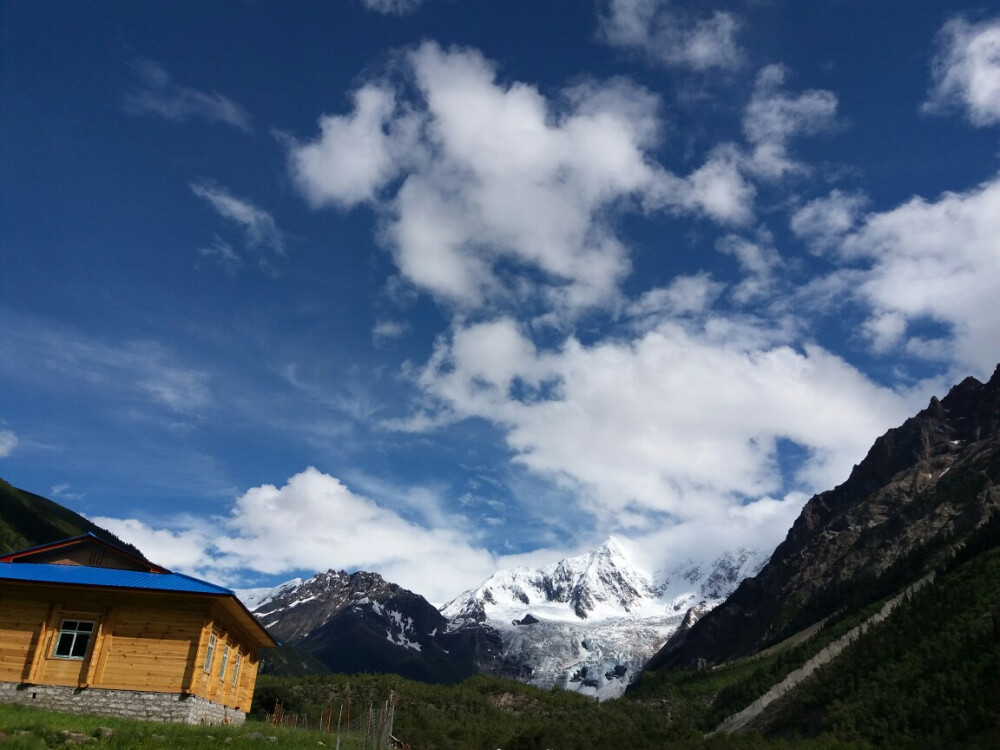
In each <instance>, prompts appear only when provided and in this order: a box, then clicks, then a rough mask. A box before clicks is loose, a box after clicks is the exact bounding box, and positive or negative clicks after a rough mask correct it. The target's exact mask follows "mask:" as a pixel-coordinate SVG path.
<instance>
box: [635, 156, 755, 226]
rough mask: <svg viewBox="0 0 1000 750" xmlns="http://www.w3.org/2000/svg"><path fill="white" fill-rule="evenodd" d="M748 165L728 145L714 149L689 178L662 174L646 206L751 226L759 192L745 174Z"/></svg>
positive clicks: (742, 157) (665, 172)
mask: <svg viewBox="0 0 1000 750" xmlns="http://www.w3.org/2000/svg"><path fill="white" fill-rule="evenodd" d="M745 161H746V160H745V158H744V156H743V155H742V154H741V153H740V151H739V150H738V149H737V148H736V147H735V146H733V145H731V144H729V145H723V146H719V147H717V148H715V149H713V150H712V152H711V153H710V154H709V155H708V159H707V160H706V161H705V163H704V164H703V165H702V166H700V167H699V168H698V169H696V170H695V171H694V172H692V173H691V174H690V175H688V176H687V177H677V176H676V175H674V174H671V173H670V172H667V171H665V170H660V171H658V172H657V173H656V176H655V179H654V181H653V184H652V186H651V189H650V191H649V192H648V194H647V197H646V205H647V206H649V207H655V208H661V207H668V208H673V209H674V210H675V211H678V212H681V211H685V212H689V213H693V214H699V215H703V216H706V217H708V218H710V219H712V220H713V221H716V222H718V223H720V224H728V225H745V224H748V223H749V222H750V220H751V219H752V218H753V201H754V197H755V196H756V193H757V190H756V188H755V187H754V186H753V185H752V184H751V183H750V182H749V181H748V180H747V179H746V177H745V176H744V174H743V172H744V163H745Z"/></svg>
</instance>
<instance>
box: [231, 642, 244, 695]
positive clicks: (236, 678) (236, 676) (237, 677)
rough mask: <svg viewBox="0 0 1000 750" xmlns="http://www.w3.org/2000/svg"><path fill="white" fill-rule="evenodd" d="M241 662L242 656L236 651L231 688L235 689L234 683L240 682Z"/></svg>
mask: <svg viewBox="0 0 1000 750" xmlns="http://www.w3.org/2000/svg"><path fill="white" fill-rule="evenodd" d="M242 661H243V654H242V653H240V651H239V650H238V649H237V651H236V661H235V663H234V664H233V687H236V683H237V682H239V680H240V662H242Z"/></svg>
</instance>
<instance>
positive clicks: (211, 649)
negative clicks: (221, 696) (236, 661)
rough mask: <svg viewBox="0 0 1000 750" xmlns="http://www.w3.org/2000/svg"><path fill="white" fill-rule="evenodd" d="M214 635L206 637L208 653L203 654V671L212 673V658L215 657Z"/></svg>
mask: <svg viewBox="0 0 1000 750" xmlns="http://www.w3.org/2000/svg"><path fill="white" fill-rule="evenodd" d="M215 640H216V639H215V633H212V635H210V636H208V651H206V652H205V671H206V672H211V671H212V657H213V656H215Z"/></svg>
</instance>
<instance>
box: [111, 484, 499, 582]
mask: <svg viewBox="0 0 1000 750" xmlns="http://www.w3.org/2000/svg"><path fill="white" fill-rule="evenodd" d="M93 520H94V522H95V523H98V524H100V525H102V526H104V527H105V528H107V529H109V530H110V531H113V532H114V533H115V534H117V535H119V536H120V537H121V538H123V539H125V540H126V541H128V542H131V543H133V544H135V545H136V546H137V547H138V548H139V549H141V550H142V551H143V553H144V554H146V555H148V556H149V557H150V558H151V559H153V560H155V561H157V562H159V563H161V564H162V565H165V566H166V567H168V568H176V569H178V570H180V571H183V572H187V573H190V574H193V575H199V576H204V577H208V578H211V579H213V580H217V581H223V582H227V583H233V582H236V581H239V580H241V576H244V575H246V573H247V571H252V572H256V573H259V574H267V575H291V574H292V573H294V572H297V571H319V570H326V569H328V568H334V569H348V570H355V569H361V570H370V571H376V572H379V573H381V574H382V575H383V576H385V577H386V578H387V579H388V580H390V581H393V582H395V583H398V584H400V585H401V586H404V587H406V588H409V589H411V590H413V591H417V592H418V593H420V594H422V595H424V596H426V597H427V598H428V599H430V600H431V601H435V602H443V601H445V600H446V599H448V598H450V597H452V596H455V595H456V594H458V593H459V592H460V591H462V590H463V589H465V588H467V587H471V586H473V585H478V584H479V583H481V582H482V580H483V579H485V578H486V577H487V576H489V575H490V574H491V573H492V572H493V571H494V569H495V566H496V565H497V564H498V560H497V558H495V557H494V556H493V555H491V554H490V553H489V552H487V551H485V550H483V549H480V548H476V547H474V546H473V545H472V544H470V542H469V538H470V534H469V533H468V529H464V528H462V523H461V521H459V520H455V522H454V524H453V525H452V526H451V527H448V526H438V527H431V528H429V527H425V526H423V525H420V524H418V523H415V522H413V521H409V520H407V519H405V518H404V517H403V516H402V515H400V514H399V513H398V512H396V511H394V510H391V509H389V508H385V507H382V506H380V505H379V504H378V503H376V502H374V501H373V500H371V499H369V498H367V497H364V496H362V495H358V494H356V493H355V492H353V491H352V490H350V489H349V488H348V487H347V486H346V485H344V484H343V483H342V482H341V481H340V480H339V479H337V478H336V477H332V476H330V475H329V474H325V473H323V472H321V471H318V470H317V469H314V468H308V469H306V470H304V471H302V472H299V473H298V474H296V475H294V476H292V477H290V478H289V479H288V481H287V482H286V483H285V485H284V486H282V487H277V486H275V485H270V484H265V485H261V486H259V487H254V488H251V489H249V490H247V491H246V492H245V493H244V494H243V495H241V496H240V497H238V498H237V499H236V500H235V502H234V503H233V505H232V507H231V508H230V510H229V513H228V514H227V515H225V516H221V517H217V518H214V519H211V520H198V519H192V518H181V519H176V520H175V521H173V522H172V523H162V524H150V523H147V522H144V521H140V520H138V519H119V518H106V517H100V518H95V519H93Z"/></svg>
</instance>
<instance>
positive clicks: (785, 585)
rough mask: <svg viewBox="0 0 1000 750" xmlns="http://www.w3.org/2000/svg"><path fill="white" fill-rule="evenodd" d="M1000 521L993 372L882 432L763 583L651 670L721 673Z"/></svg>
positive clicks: (999, 376)
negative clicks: (695, 668)
mask: <svg viewBox="0 0 1000 750" xmlns="http://www.w3.org/2000/svg"><path fill="white" fill-rule="evenodd" d="M998 511H1000V367H998V368H997V370H996V372H994V374H993V376H992V378H991V379H990V380H989V382H987V383H985V384H984V383H981V382H979V381H978V380H976V379H974V378H967V379H965V380H964V381H962V382H961V383H960V384H958V385H957V386H955V387H954V388H953V389H952V390H951V391H950V392H949V393H948V395H947V396H945V397H944V398H943V399H941V400H938V399H937V398H933V399H931V402H930V404H929V405H928V406H927V408H926V409H924V410H922V411H921V412H920V413H918V414H917V415H916V416H914V417H912V418H910V419H908V420H906V422H904V423H903V424H902V425H900V426H899V427H897V428H894V429H891V430H889V431H888V432H887V433H885V435H883V436H882V437H880V438H879V439H878V440H877V441H876V442H875V444H874V445H873V446H872V448H871V450H870V451H869V453H868V455H867V456H866V457H865V459H864V460H863V461H862V462H861V463H860V464H858V465H857V466H855V467H854V470H853V471H852V472H851V475H850V477H849V478H848V479H847V481H846V482H844V483H843V484H841V485H840V486H838V487H836V488H835V489H833V490H830V491H828V492H823V493H821V494H819V495H816V496H815V497H813V498H812V499H811V500H810V501H809V502H808V503H807V504H806V506H805V508H804V509H803V511H802V513H801V515H800V516H799V518H798V519H797V520H796V522H795V524H794V525H793V526H792V528H791V530H790V531H789V532H788V535H787V537H786V539H785V541H784V542H782V544H781V545H779V546H778V548H777V549H776V550H775V551H774V554H773V555H772V556H771V559H770V561H769V562H768V564H767V565H766V566H765V567H764V568H763V569H762V570H761V571H760V573H759V574H758V575H757V576H755V577H753V578H750V579H747V580H745V581H744V582H743V583H742V584H741V585H740V586H739V587H738V588H737V590H736V591H735V592H734V593H733V595H732V596H731V597H729V599H728V600H727V601H726V602H725V603H724V604H722V605H721V606H719V607H717V608H715V609H714V610H713V611H712V612H711V613H710V614H708V615H706V616H705V617H704V618H702V619H701V620H700V621H699V622H698V623H696V624H695V625H694V626H693V627H692V628H691V629H690V630H688V631H685V632H679V633H678V634H676V635H675V636H674V637H673V638H671V639H670V641H669V642H668V643H667V644H666V645H665V647H664V648H663V649H662V650H661V651H660V653H658V654H657V656H656V657H655V658H654V659H653V660H652V662H651V664H650V669H659V668H662V667H677V666H685V665H694V664H698V663H712V664H716V663H721V662H724V661H726V660H729V659H732V658H735V657H739V656H743V655H745V654H749V653H751V652H752V651H755V650H757V649H759V648H760V647H762V646H765V645H767V644H768V643H771V642H775V641H777V640H780V639H781V638H783V637H786V636H788V635H790V634H792V633H794V632H796V631H797V630H799V629H801V628H804V627H807V626H808V625H810V624H812V623H815V622H817V621H818V620H820V619H821V618H823V617H826V616H828V615H830V614H833V613H835V612H837V611H838V610H840V609H842V608H844V607H845V606H847V605H849V604H852V603H854V604H858V603H862V602H863V601H864V600H868V601H873V600H875V599H877V598H879V597H881V596H885V595H888V594H890V593H892V592H894V591H896V590H899V589H901V588H902V587H903V586H904V585H905V584H906V583H908V582H910V581H912V580H914V579H915V578H917V577H919V576H920V575H922V574H923V573H924V572H925V571H926V570H928V569H929V567H931V566H932V565H933V564H934V561H935V556H936V555H937V556H940V555H947V554H949V553H950V552H949V551H950V550H953V549H954V548H955V547H956V546H957V545H958V544H960V543H961V540H962V539H963V538H964V537H966V536H967V535H968V534H970V533H972V532H973V531H974V530H975V529H977V528H979V527H980V526H982V525H983V524H984V523H985V522H986V521H987V520H988V519H989V518H990V517H991V516H992V515H993V514H996V513H997V512H998Z"/></svg>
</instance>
